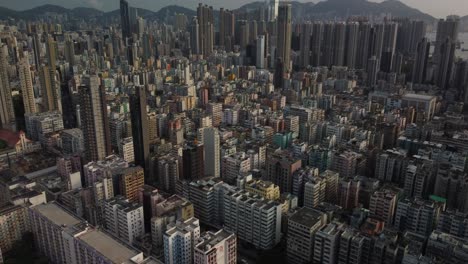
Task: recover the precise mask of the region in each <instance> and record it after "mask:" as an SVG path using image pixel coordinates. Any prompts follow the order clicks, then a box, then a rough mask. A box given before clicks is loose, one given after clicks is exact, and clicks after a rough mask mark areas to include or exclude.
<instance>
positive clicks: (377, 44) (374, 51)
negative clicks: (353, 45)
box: [368, 24, 385, 69]
mask: <svg viewBox="0 0 468 264" xmlns="http://www.w3.org/2000/svg"><path fill="white" fill-rule="evenodd" d="M384 38H385V25H384V24H375V25H374V26H373V27H372V29H371V32H370V54H369V57H372V56H375V57H376V58H377V59H378V60H379V61H381V58H382V50H383V43H384ZM369 57H368V58H369ZM379 69H380V66H379Z"/></svg>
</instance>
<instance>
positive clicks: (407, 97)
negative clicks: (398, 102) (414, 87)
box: [401, 93, 436, 101]
mask: <svg viewBox="0 0 468 264" xmlns="http://www.w3.org/2000/svg"><path fill="white" fill-rule="evenodd" d="M401 98H402V99H404V100H416V101H430V100H432V99H435V98H436V97H435V96H433V95H425V94H410V93H409V94H405V95H403V96H402V97H401Z"/></svg>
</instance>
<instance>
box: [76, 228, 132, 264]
mask: <svg viewBox="0 0 468 264" xmlns="http://www.w3.org/2000/svg"><path fill="white" fill-rule="evenodd" d="M78 239H79V240H81V241H83V242H84V243H86V244H88V245H89V246H90V247H92V248H94V249H95V250H96V251H97V252H99V253H100V254H101V255H103V256H105V257H106V258H108V259H109V260H110V261H112V262H113V263H124V262H126V261H128V260H129V259H131V258H133V257H135V256H136V255H138V254H140V252H137V251H135V250H132V249H130V248H128V247H127V246H125V245H124V244H122V243H120V242H118V241H117V240H115V239H113V238H112V237H111V236H109V235H107V234H105V233H103V232H102V231H99V230H96V229H93V230H91V231H89V232H86V233H84V234H82V235H80V236H79V237H78Z"/></svg>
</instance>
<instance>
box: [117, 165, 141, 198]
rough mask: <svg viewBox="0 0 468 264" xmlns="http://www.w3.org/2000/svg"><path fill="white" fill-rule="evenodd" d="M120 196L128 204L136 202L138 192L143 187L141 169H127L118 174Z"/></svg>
mask: <svg viewBox="0 0 468 264" xmlns="http://www.w3.org/2000/svg"><path fill="white" fill-rule="evenodd" d="M119 174H120V181H119V185H120V194H121V195H123V196H125V198H127V199H128V200H129V201H130V202H137V201H138V199H139V195H138V192H139V190H140V188H142V187H143V186H144V185H145V172H144V170H143V168H142V167H140V166H136V167H129V168H125V169H124V170H122V171H121V172H120V173H119Z"/></svg>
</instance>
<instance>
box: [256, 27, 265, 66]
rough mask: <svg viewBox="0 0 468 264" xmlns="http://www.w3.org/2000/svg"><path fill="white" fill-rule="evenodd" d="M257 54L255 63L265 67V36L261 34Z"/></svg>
mask: <svg viewBox="0 0 468 264" xmlns="http://www.w3.org/2000/svg"><path fill="white" fill-rule="evenodd" d="M256 46H257V54H256V59H255V63H256V66H257V68H259V69H263V68H265V36H264V35H260V36H258V37H257V45H256Z"/></svg>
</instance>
